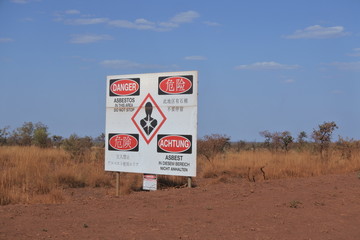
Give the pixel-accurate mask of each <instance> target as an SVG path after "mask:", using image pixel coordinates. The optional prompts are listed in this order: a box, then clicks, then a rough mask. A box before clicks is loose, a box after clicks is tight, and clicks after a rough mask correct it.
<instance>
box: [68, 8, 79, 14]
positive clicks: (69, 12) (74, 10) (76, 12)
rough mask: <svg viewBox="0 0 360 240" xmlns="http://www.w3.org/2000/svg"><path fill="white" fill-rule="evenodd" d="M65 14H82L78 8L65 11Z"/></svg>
mask: <svg viewBox="0 0 360 240" xmlns="http://www.w3.org/2000/svg"><path fill="white" fill-rule="evenodd" d="M65 14H69V15H76V14H80V11H79V10H76V9H69V10H66V11H65Z"/></svg>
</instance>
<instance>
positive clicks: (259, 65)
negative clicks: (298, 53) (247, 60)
mask: <svg viewBox="0 0 360 240" xmlns="http://www.w3.org/2000/svg"><path fill="white" fill-rule="evenodd" d="M297 68H300V66H299V65H286V64H280V63H277V62H256V63H252V64H247V65H239V66H236V67H235V69H237V70H291V69H297Z"/></svg>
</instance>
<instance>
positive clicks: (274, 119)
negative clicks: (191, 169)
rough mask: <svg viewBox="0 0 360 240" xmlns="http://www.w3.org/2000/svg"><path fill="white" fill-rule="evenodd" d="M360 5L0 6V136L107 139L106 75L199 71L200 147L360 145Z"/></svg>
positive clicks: (79, 0) (139, 2)
mask: <svg viewBox="0 0 360 240" xmlns="http://www.w3.org/2000/svg"><path fill="white" fill-rule="evenodd" d="M359 10H360V1H358V0H339V1H338V0H333V1H328V0H327V1H321V0H312V1H308V0H301V1H297V0H294V1H288V0H274V1H265V0H263V1H261V0H258V1H242V0H241V1H240V0H239V1H235V0H234V1H230V0H223V1H200V0H197V1H196V0H193V1H188V0H181V1H170V0H167V1H165V0H153V1H148V0H131V1H116V0H105V1H98V0H93V1H89V0H87V1H85V0H71V1H69V0H63V1H55V0H0V83H1V85H0V86H1V88H0V89H1V94H0V114H1V115H0V116H1V117H0V128H2V127H5V126H11V128H12V129H14V128H16V127H19V126H21V125H22V123H23V122H25V121H32V122H38V121H41V122H43V123H44V124H46V125H47V126H48V127H49V131H50V133H51V134H56V135H62V136H64V137H68V136H69V135H70V134H72V133H76V134H78V135H80V136H85V135H90V136H98V135H99V134H100V133H102V132H104V129H105V86H106V85H105V84H106V76H108V75H118V74H137V73H151V72H169V71H191V70H197V71H198V72H199V106H198V107H199V119H198V133H199V136H200V137H201V136H204V135H206V134H212V133H219V134H226V135H228V136H231V139H232V140H234V141H235V140H241V139H242V140H248V141H253V140H256V141H263V139H262V137H261V136H260V135H259V132H260V131H264V130H268V131H270V132H275V131H285V130H287V131H290V132H291V133H292V135H293V136H295V137H296V136H297V134H298V133H299V132H300V131H305V132H307V133H308V134H309V135H310V134H311V132H312V130H313V129H314V128H316V127H317V126H318V125H319V124H321V123H323V122H324V121H335V122H336V123H337V124H338V126H339V129H338V130H336V132H335V133H334V135H335V138H334V140H336V139H337V136H338V135H341V136H342V137H349V138H355V139H360V126H359V123H360V107H359V106H360V96H359V90H360V24H359V23H360V14H359Z"/></svg>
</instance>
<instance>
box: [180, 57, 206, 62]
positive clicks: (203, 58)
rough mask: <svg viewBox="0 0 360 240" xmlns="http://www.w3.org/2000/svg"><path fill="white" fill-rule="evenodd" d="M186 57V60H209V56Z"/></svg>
mask: <svg viewBox="0 0 360 240" xmlns="http://www.w3.org/2000/svg"><path fill="white" fill-rule="evenodd" d="M184 59H185V60H195V61H202V60H207V58H206V57H204V56H187V57H185V58H184Z"/></svg>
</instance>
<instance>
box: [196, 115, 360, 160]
mask: <svg viewBox="0 0 360 240" xmlns="http://www.w3.org/2000/svg"><path fill="white" fill-rule="evenodd" d="M337 128H338V126H337V124H336V123H335V122H324V123H322V124H320V125H318V127H317V128H315V129H313V131H312V132H311V134H310V135H308V134H307V133H306V132H305V131H301V132H299V133H298V135H297V136H296V137H294V136H292V135H291V133H290V132H289V131H282V132H270V131H268V130H265V131H261V132H259V134H260V135H261V136H262V137H263V138H264V141H263V142H247V141H243V140H240V141H237V142H231V141H230V137H229V136H227V135H221V134H212V135H206V136H204V137H203V138H202V139H200V140H198V153H199V154H201V155H203V156H205V157H206V159H208V160H209V161H210V160H211V159H212V157H214V156H215V155H216V154H218V153H224V152H225V151H226V150H228V149H231V150H233V151H236V152H240V151H257V150H261V149H264V150H269V151H271V152H274V153H275V152H284V153H287V152H289V151H290V150H296V151H305V150H307V151H313V152H314V153H318V154H320V156H321V158H322V159H326V158H327V154H328V153H329V149H330V148H331V147H332V148H333V149H337V150H340V151H341V154H342V156H343V157H345V158H347V159H350V158H351V156H352V153H353V151H354V150H355V149H357V150H359V149H360V141H356V140H354V139H347V138H346V139H344V138H343V137H341V136H339V137H338V140H337V141H336V142H332V139H333V133H334V131H335V130H336V129H337Z"/></svg>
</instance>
